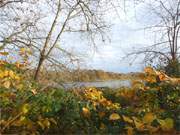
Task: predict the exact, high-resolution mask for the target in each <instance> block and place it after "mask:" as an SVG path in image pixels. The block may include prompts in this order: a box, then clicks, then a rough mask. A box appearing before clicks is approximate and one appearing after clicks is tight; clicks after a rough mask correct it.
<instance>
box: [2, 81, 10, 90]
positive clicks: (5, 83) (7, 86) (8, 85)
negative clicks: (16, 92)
mask: <svg viewBox="0 0 180 135" xmlns="http://www.w3.org/2000/svg"><path fill="white" fill-rule="evenodd" d="M3 86H4V87H5V88H7V89H9V88H10V86H11V82H10V81H5V82H4V83H3Z"/></svg>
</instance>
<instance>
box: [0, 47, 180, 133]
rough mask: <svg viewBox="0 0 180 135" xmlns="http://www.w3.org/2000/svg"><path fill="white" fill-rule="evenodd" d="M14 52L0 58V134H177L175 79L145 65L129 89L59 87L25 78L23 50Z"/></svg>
mask: <svg viewBox="0 0 180 135" xmlns="http://www.w3.org/2000/svg"><path fill="white" fill-rule="evenodd" d="M0 55H8V54H6V53H3V52H1V53H0ZM20 55H21V56H24V59H23V60H22V61H20V62H17V61H15V62H8V61H5V60H1V61H0V98H1V100H0V106H1V119H0V127H1V129H0V131H1V133H2V134H15V133H17V134H57V133H59V134H78V133H79V134H93V133H99V134H107V133H111V134H128V135H133V134H138V133H142V134H154V133H157V134H164V133H166V134H170V135H171V134H176V133H177V134H178V133H179V130H180V129H179V127H180V116H179V111H180V110H179V109H180V106H179V105H180V98H179V97H180V85H179V84H180V79H179V78H170V77H168V76H167V75H166V74H164V73H163V72H160V71H156V70H154V69H152V68H150V67H147V68H146V69H145V73H144V77H143V78H142V79H141V80H139V81H134V82H132V86H131V87H130V88H120V89H117V90H104V91H102V90H98V89H96V88H84V89H81V90H70V91H65V90H62V89H57V88H52V87H50V88H49V87H47V88H46V87H44V86H41V85H40V84H38V83H37V82H34V81H32V80H31V79H30V78H28V77H27V76H26V73H25V71H24V69H26V65H27V63H28V61H27V55H26V50H23V49H21V50H20Z"/></svg>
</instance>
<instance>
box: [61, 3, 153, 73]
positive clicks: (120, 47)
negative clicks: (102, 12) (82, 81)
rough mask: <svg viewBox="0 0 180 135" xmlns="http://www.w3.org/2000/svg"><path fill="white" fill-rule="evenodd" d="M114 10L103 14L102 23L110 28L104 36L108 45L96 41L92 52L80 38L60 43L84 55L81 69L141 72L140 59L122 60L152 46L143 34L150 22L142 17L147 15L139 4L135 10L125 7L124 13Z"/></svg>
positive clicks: (129, 58)
mask: <svg viewBox="0 0 180 135" xmlns="http://www.w3.org/2000/svg"><path fill="white" fill-rule="evenodd" d="M118 9H119V10H117V9H116V10H111V11H110V12H108V13H107V14H106V16H105V17H106V21H107V22H108V23H110V24H112V25H111V27H110V28H109V31H108V32H107V34H108V36H109V38H110V41H109V40H108V41H106V42H105V43H104V42H101V41H98V42H97V43H96V45H97V50H96V51H94V50H93V48H91V47H90V46H87V44H88V43H87V41H86V40H83V38H82V37H81V36H80V37H77V36H74V35H72V38H71V40H68V41H67V40H66V41H64V43H65V44H64V45H65V46H66V47H67V46H68V47H67V48H71V49H74V50H75V51H77V52H78V53H81V54H82V55H83V54H84V56H85V57H84V58H83V64H82V65H81V68H88V69H102V70H105V71H110V72H119V73H128V72H139V71H142V70H143V68H144V66H145V65H144V63H143V57H142V56H140V57H138V58H137V59H136V60H135V59H133V57H126V55H127V53H130V52H132V51H133V49H137V48H141V47H143V46H144V45H145V44H150V43H151V42H152V39H151V38H150V36H151V35H149V34H147V33H146V31H144V30H143V28H144V26H145V25H146V24H147V22H148V23H149V22H150V21H149V20H150V18H148V16H146V17H145V15H147V14H146V12H147V11H146V9H145V6H144V5H143V4H140V5H138V6H136V8H135V7H133V5H131V6H127V8H126V12H125V11H124V10H122V9H121V8H118ZM142 18H143V21H142ZM140 29H141V30H140ZM65 39H66V38H65ZM76 48H78V49H76Z"/></svg>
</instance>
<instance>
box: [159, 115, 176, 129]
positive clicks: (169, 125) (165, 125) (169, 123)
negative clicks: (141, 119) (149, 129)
mask: <svg viewBox="0 0 180 135" xmlns="http://www.w3.org/2000/svg"><path fill="white" fill-rule="evenodd" d="M158 122H159V124H160V126H161V129H162V130H163V131H170V130H172V129H173V127H174V121H173V119H171V118H166V119H165V120H158Z"/></svg>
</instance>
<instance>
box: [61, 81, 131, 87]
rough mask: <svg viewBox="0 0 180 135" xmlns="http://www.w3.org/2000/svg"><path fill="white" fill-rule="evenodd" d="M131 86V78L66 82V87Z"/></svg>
mask: <svg viewBox="0 0 180 135" xmlns="http://www.w3.org/2000/svg"><path fill="white" fill-rule="evenodd" d="M123 86H125V87H130V86H131V82H130V80H110V81H97V82H73V83H64V84H63V87H65V88H79V87H108V88H120V87H123Z"/></svg>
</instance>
